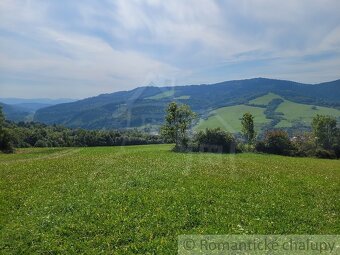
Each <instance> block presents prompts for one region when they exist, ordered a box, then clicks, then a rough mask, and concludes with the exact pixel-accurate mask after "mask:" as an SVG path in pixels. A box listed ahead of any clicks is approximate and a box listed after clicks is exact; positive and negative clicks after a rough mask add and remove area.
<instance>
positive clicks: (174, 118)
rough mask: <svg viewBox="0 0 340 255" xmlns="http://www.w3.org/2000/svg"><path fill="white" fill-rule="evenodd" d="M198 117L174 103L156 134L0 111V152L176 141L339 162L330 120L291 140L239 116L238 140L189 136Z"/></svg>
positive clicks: (337, 136) (210, 132)
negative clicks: (26, 118)
mask: <svg viewBox="0 0 340 255" xmlns="http://www.w3.org/2000/svg"><path fill="white" fill-rule="evenodd" d="M195 118H196V114H195V113H194V112H193V111H192V110H191V109H190V107H189V106H188V105H185V104H177V103H175V102H172V103H170V104H169V105H168V107H167V109H166V116H165V123H164V125H163V126H162V127H161V129H160V135H152V134H148V133H144V132H141V131H138V130H124V131H120V130H84V129H71V128H66V127H63V126H57V125H53V126H48V125H45V124H41V123H34V122H30V123H24V122H20V123H14V122H10V121H6V120H5V117H4V114H3V112H2V110H1V108H0V150H1V151H3V152H7V153H11V152H14V148H25V147H87V146H121V145H142V144H160V143H174V144H175V147H174V150H175V151H182V152H183V151H192V152H219V153H237V152H261V153H269V154H279V155H287V156H310V157H320V158H340V129H339V128H338V127H337V121H336V119H335V118H334V117H331V116H325V115H317V116H315V117H314V119H313V121H312V124H311V127H312V131H311V132H301V133H300V134H298V135H295V136H289V135H288V133H287V132H286V131H284V130H280V129H271V130H267V131H266V133H265V135H264V136H258V135H257V134H256V131H255V127H254V126H255V119H254V117H253V116H252V114H251V113H245V114H244V115H243V116H242V119H241V124H242V130H241V133H242V139H240V138H236V137H235V136H234V135H233V134H231V133H229V132H227V131H224V130H221V129H219V128H215V129H205V130H201V131H198V132H196V133H193V131H192V123H193V121H194V120H195Z"/></svg>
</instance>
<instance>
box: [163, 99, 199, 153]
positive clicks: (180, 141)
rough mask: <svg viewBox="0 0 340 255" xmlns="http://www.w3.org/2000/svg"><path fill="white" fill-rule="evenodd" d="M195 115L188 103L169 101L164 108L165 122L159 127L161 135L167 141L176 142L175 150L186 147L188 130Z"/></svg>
mask: <svg viewBox="0 0 340 255" xmlns="http://www.w3.org/2000/svg"><path fill="white" fill-rule="evenodd" d="M195 116H196V115H195V113H194V112H193V111H191V109H190V107H189V106H188V105H184V104H183V105H177V103H175V102H172V103H170V104H169V105H168V108H167V109H166V117H165V124H164V125H163V126H162V127H161V135H162V136H163V137H164V138H165V139H166V140H167V141H169V142H174V143H176V147H175V149H176V150H184V149H186V148H187V146H188V140H189V139H188V130H189V128H190V126H191V124H192V121H193V120H194V118H195Z"/></svg>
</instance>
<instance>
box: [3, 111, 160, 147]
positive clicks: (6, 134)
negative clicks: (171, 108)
mask: <svg viewBox="0 0 340 255" xmlns="http://www.w3.org/2000/svg"><path fill="white" fill-rule="evenodd" d="M0 116H1V117H0V146H1V147H2V148H4V149H5V151H6V150H7V149H8V150H9V152H10V151H11V149H10V148H12V147H14V148H26V147H84V146H121V145H140V144H158V143H161V142H162V139H161V138H160V137H159V136H157V135H152V134H147V133H143V132H141V131H138V130H124V131H120V130H84V129H71V128H66V127H62V126H58V125H51V126H49V125H46V124H41V123H35V122H27V123H25V122H19V123H14V122H11V121H8V120H7V121H6V120H5V119H4V115H3V114H2V111H1V108H0Z"/></svg>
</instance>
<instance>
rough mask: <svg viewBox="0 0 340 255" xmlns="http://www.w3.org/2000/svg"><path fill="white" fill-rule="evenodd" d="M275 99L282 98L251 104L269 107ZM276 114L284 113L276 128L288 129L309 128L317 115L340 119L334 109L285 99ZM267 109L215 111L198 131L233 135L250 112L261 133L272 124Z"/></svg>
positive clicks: (265, 98) (260, 99) (267, 97)
mask: <svg viewBox="0 0 340 255" xmlns="http://www.w3.org/2000/svg"><path fill="white" fill-rule="evenodd" d="M275 98H281V99H283V98H282V97H281V96H279V95H276V94H273V93H268V94H267V95H264V96H261V97H258V98H255V99H253V100H251V101H249V104H253V105H258V106H263V105H268V103H269V102H270V101H272V100H273V99H275ZM283 100H284V102H282V103H281V104H280V105H279V106H278V108H277V109H276V112H280V113H283V116H282V117H283V120H281V121H280V122H279V123H278V124H277V125H276V126H275V127H276V128H287V127H292V126H293V124H294V123H297V122H298V123H300V124H304V125H307V126H309V125H310V124H311V122H312V119H313V117H314V116H316V115H317V114H323V115H331V116H334V117H336V118H340V111H339V110H337V109H333V108H328V107H321V106H313V105H307V104H298V103H295V102H292V101H289V100H286V99H283ZM264 111H265V108H260V107H253V106H248V105H243V104H242V105H235V106H228V107H222V108H219V109H217V110H214V111H212V112H211V113H210V116H209V117H208V118H207V119H204V120H203V119H202V120H201V121H200V122H199V123H198V125H197V127H196V128H197V129H198V130H200V129H205V128H215V127H220V128H222V129H224V130H227V131H229V132H232V133H237V132H240V131H241V120H240V119H241V117H242V115H243V114H244V113H246V112H250V113H251V114H253V116H254V121H255V128H256V130H257V132H259V131H260V129H261V127H263V126H264V125H266V124H268V123H270V121H271V119H267V117H266V116H265V114H264Z"/></svg>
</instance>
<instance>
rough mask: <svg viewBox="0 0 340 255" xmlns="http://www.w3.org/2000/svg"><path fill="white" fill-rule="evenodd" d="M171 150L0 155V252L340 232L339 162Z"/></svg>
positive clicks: (109, 249) (158, 247)
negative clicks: (209, 236) (195, 237)
mask: <svg viewBox="0 0 340 255" xmlns="http://www.w3.org/2000/svg"><path fill="white" fill-rule="evenodd" d="M170 148H171V146H169V145H152V146H131V147H100V148H58V149H53V148H52V149H51V148H50V149H23V150H19V151H18V153H17V154H14V155H4V154H0V233H1V238H0V253H1V254H18V253H30V254H31V253H34V254H38V253H43V254H57V253H63V254H76V253H86V254H99V253H104V254H112V253H114V254H132V253H140V254H147V253H149V254H174V253H176V251H177V236H178V235H179V234H339V233H340V220H339V212H340V201H339V197H340V187H339V182H340V161H338V160H320V159H311V158H290V157H281V156H269V155H256V154H239V155H215V154H181V153H173V152H171V151H170Z"/></svg>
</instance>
